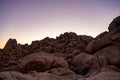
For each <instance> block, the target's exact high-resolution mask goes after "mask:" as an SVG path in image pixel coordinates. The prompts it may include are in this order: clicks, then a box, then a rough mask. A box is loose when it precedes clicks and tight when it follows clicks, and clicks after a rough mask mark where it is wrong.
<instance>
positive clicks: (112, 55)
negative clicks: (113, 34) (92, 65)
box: [94, 46, 120, 67]
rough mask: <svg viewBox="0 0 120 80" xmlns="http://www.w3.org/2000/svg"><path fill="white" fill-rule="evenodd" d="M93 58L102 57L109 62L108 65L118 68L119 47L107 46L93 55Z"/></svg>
mask: <svg viewBox="0 0 120 80" xmlns="http://www.w3.org/2000/svg"><path fill="white" fill-rule="evenodd" d="M94 55H95V56H104V58H106V59H107V60H108V62H109V65H114V66H116V67H120V47H118V46H109V47H106V48H104V49H101V50H100V51H98V52H96V53H95V54H94Z"/></svg>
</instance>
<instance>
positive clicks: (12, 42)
mask: <svg viewBox="0 0 120 80" xmlns="http://www.w3.org/2000/svg"><path fill="white" fill-rule="evenodd" d="M16 48H17V41H16V40H15V39H9V40H8V41H7V43H6V45H5V47H4V52H5V54H9V53H11V52H12V51H13V50H14V49H16Z"/></svg>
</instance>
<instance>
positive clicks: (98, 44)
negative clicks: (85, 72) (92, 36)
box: [85, 39, 112, 54]
mask: <svg viewBox="0 0 120 80" xmlns="http://www.w3.org/2000/svg"><path fill="white" fill-rule="evenodd" d="M109 45H112V42H111V41H110V40H107V39H97V40H92V41H91V42H90V43H89V44H88V45H87V46H86V48H85V50H86V52H87V53H91V54H93V53H95V52H96V51H98V50H100V49H102V48H104V47H106V46H109Z"/></svg>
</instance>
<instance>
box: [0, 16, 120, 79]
mask: <svg viewBox="0 0 120 80" xmlns="http://www.w3.org/2000/svg"><path fill="white" fill-rule="evenodd" d="M108 30H109V31H105V32H103V33H101V34H99V35H98V36H97V37H96V38H92V37H91V36H86V35H77V34H76V33H74V32H69V33H68V32H66V33H64V34H61V35H60V36H59V37H56V39H53V38H49V37H46V38H45V39H43V40H40V41H38V40H37V41H33V42H32V43H31V44H30V45H28V44H25V45H21V44H18V43H17V41H16V40H15V39H9V40H8V42H7V43H6V45H5V47H4V49H0V80H120V16H118V17H117V18H115V19H114V20H113V21H112V22H111V23H110V25H109V27H108Z"/></svg>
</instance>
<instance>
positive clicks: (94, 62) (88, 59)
mask: <svg viewBox="0 0 120 80" xmlns="http://www.w3.org/2000/svg"><path fill="white" fill-rule="evenodd" d="M72 64H73V66H74V67H75V68H76V70H77V71H79V73H80V74H82V75H86V74H87V73H91V72H93V71H94V70H96V69H97V68H99V62H98V59H97V57H95V56H93V55H90V54H86V53H81V54H79V55H77V56H75V57H74V58H73V60H72Z"/></svg>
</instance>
